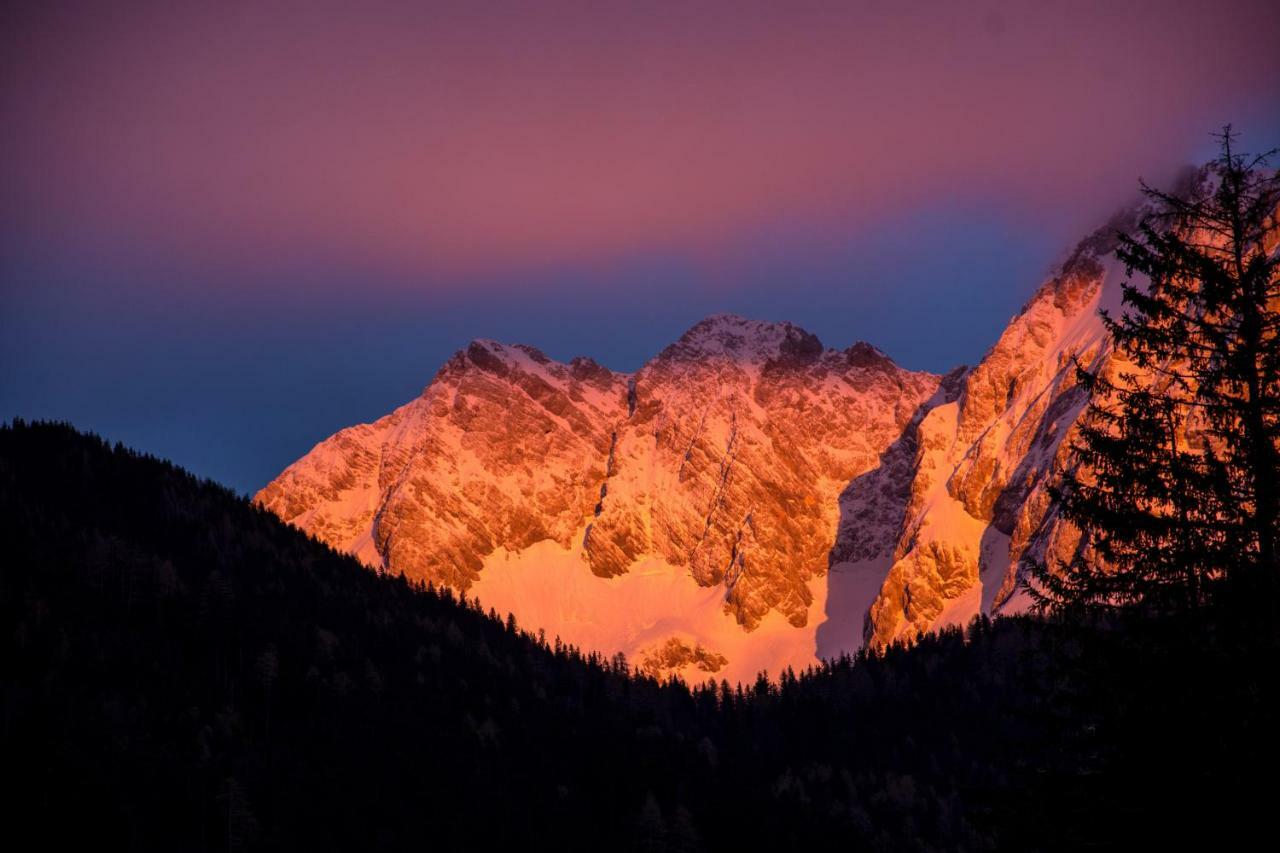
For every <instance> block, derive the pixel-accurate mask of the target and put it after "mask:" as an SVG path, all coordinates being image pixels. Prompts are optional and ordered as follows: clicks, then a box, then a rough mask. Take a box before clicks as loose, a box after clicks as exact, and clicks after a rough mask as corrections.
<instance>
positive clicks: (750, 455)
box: [256, 214, 1132, 681]
mask: <svg viewBox="0 0 1280 853" xmlns="http://www.w3.org/2000/svg"><path fill="white" fill-rule="evenodd" d="M1129 217H1130V218H1132V214H1130V215H1129ZM1116 221H1118V220H1113V224H1114V222H1116ZM1113 246H1114V243H1113V237H1112V232H1111V230H1109V229H1103V230H1101V231H1099V233H1098V234H1097V235H1094V236H1092V237H1090V238H1089V239H1087V240H1085V241H1083V242H1082V243H1081V244H1080V245H1079V246H1078V247H1077V248H1076V249H1075V250H1074V251H1073V252H1072V253H1071V254H1070V256H1069V257H1068V259H1067V260H1066V261H1065V262H1064V263H1063V264H1062V265H1061V268H1060V269H1059V270H1058V271H1056V273H1055V274H1054V275H1053V276H1052V277H1051V278H1050V279H1049V280H1048V281H1047V282H1045V283H1044V284H1043V285H1042V286H1041V287H1040V288H1039V290H1038V291H1037V292H1036V294H1035V296H1034V297H1033V298H1032V300H1031V301H1030V302H1029V303H1028V304H1027V305H1026V307H1025V308H1024V310H1023V311H1022V313H1020V314H1019V315H1018V316H1017V317H1015V318H1014V319H1013V321H1012V322H1011V323H1010V325H1009V327H1008V328H1007V329H1006V330H1005V331H1004V333H1003V334H1002V335H1001V337H1000V339H999V340H998V341H997V342H996V344H995V345H994V346H993V347H992V348H991V349H990V350H989V352H988V354H987V355H986V357H985V358H983V359H982V361H981V362H979V363H978V365H977V366H976V367H974V368H972V369H968V368H965V367H960V368H957V369H955V370H953V371H951V372H949V373H948V374H946V375H945V376H941V375H937V374H931V373H925V372H913V371H908V370H904V369H903V368H900V367H899V366H897V365H896V364H895V363H894V362H893V361H892V360H891V359H890V358H889V357H888V356H887V355H886V354H885V353H883V352H881V351H880V350H878V349H876V348H875V347H874V346H872V345H870V344H865V343H859V344H855V345H854V346H852V347H850V348H848V349H846V350H833V349H827V348H825V347H824V346H823V345H822V343H821V341H819V339H818V338H817V337H815V336H814V335H812V334H810V333H808V332H806V331H804V330H803V329H801V328H799V327H798V326H795V325H793V324H791V323H768V322H760V321H753V320H746V319H743V318H741V317H737V316H733V315H717V316H713V317H709V318H707V319H706V320H703V321H702V322H700V323H698V324H696V325H695V326H693V327H692V328H691V329H689V330H688V331H687V332H686V333H685V334H684V335H683V336H682V337H681V338H680V339H679V340H678V341H677V342H676V343H674V344H672V345H671V346H669V347H667V348H666V349H664V350H663V351H662V352H661V353H659V354H658V355H657V356H656V357H655V358H653V359H652V360H650V361H649V362H647V363H646V364H645V365H644V367H642V368H641V369H640V370H639V371H637V372H636V373H634V374H619V373H614V372H613V371H610V370H608V369H607V368H604V367H602V366H600V365H599V364H597V363H596V362H594V361H591V360H590V359H587V358H579V359H575V360H573V361H572V362H570V363H568V364H562V363H559V362H556V361H553V360H551V359H550V358H548V357H547V356H546V355H544V354H543V353H542V352H540V351H539V350H537V349H535V348H533V347H529V346H523V345H519V344H517V345H505V344H501V343H497V342H494V341H487V340H478V341H475V342H473V343H471V344H470V345H469V346H468V347H466V348H465V349H463V350H460V351H459V352H458V353H456V354H455V355H454V356H453V357H452V358H451V359H450V360H449V361H448V362H447V363H446V364H445V365H444V367H442V368H441V369H440V371H439V372H438V373H437V374H436V376H435V377H434V379H432V380H431V382H430V383H429V384H428V385H427V387H426V389H425V390H424V391H423V393H422V395H421V396H420V397H418V398H417V399H415V400H413V401H412V402H410V403H408V404H406V405H404V406H402V407H400V408H399V409H396V410H395V411H394V412H392V413H391V414H389V415H387V416H386V417H383V418H381V419H379V420H377V421H375V422H373V423H371V424H367V425H361V426H355V427H351V428H350V429H346V430H343V431H341V432H339V433H337V434H336V435H334V436H333V437H331V438H329V439H327V440H325V441H324V442H322V443H321V444H319V445H317V446H316V448H314V449H313V450H312V451H311V452H310V453H308V454H307V455H306V456H304V457H303V458H302V459H300V460H299V461H298V462H296V463H295V464H293V465H292V466H290V467H289V468H288V469H287V470H285V471H284V472H283V473H282V474H281V475H280V476H279V477H278V478H276V479H275V480H274V481H273V482H272V483H271V484H270V485H268V486H267V487H266V488H265V489H263V490H262V491H261V492H260V493H259V494H258V496H257V498H256V500H257V501H258V502H259V503H260V504H261V505H263V506H265V507H267V508H268V509H271V510H272V511H273V512H275V513H276V514H277V515H279V516H280V517H281V518H282V519H284V520H286V521H289V522H292V523H293V524H296V525H298V526H300V527H302V528H303V529H304V530H307V531H308V532H310V533H313V534H315V535H316V536H318V537H320V538H322V539H323V540H325V541H327V542H329V543H330V544H331V545H333V546H335V547H337V548H339V549H342V550H347V551H350V552H351V553H353V554H355V555H357V556H359V557H360V558H361V559H362V560H363V561H364V562H365V563H366V564H368V565H369V566H371V567H373V568H375V569H377V570H379V571H386V572H391V573H397V574H398V573H404V574H405V575H407V576H409V577H411V578H415V579H420V580H427V581H430V582H432V583H435V584H441V585H446V586H450V587H453V588H455V589H458V590H461V591H464V592H466V593H469V594H471V595H474V596H477V597H478V598H479V601H480V603H481V605H482V606H483V607H493V608H496V609H497V610H498V611H499V612H504V613H505V612H511V613H514V614H515V615H516V617H517V618H518V619H519V620H520V622H521V623H522V624H526V625H536V626H538V627H539V628H541V629H543V630H545V631H546V632H548V634H552V635H557V636H560V637H562V638H563V639H564V640H565V641H566V642H571V643H574V644H576V645H581V646H583V647H585V648H592V649H595V650H597V651H600V652H602V653H604V654H607V655H612V654H615V653H617V652H623V653H625V654H627V655H628V656H629V657H630V658H632V659H634V660H637V661H640V662H641V663H642V665H643V666H645V667H647V668H648V669H649V670H651V671H655V672H672V673H676V674H680V675H682V676H684V677H686V678H688V679H691V680H694V681H696V680H698V679H700V678H705V677H707V676H708V675H714V676H716V677H728V678H730V679H737V680H741V679H747V678H751V677H752V676H754V675H755V674H756V673H758V672H759V671H761V670H768V671H772V672H775V673H776V672H779V671H781V670H782V669H784V668H785V667H788V666H789V667H792V668H795V669H803V668H804V667H806V666H809V665H811V664H814V663H817V662H818V661H819V660H821V659H823V658H829V657H834V656H837V655H839V654H842V653H852V652H854V651H857V650H858V649H859V648H861V647H862V646H863V644H864V643H870V644H871V645H873V646H875V647H882V646H884V645H886V644H888V643H890V642H892V641H894V640H899V639H906V640H911V639H914V638H915V637H917V636H918V635H919V634H920V633H921V632H924V631H929V630H935V629H937V628H940V627H944V626H947V625H964V624H966V623H967V622H968V621H969V620H970V619H972V618H973V617H974V616H975V615H978V614H992V613H999V612H1017V611H1019V610H1021V609H1022V608H1023V607H1025V601H1024V600H1023V599H1022V598H1021V597H1020V596H1019V594H1018V593H1017V586H1018V580H1019V574H1018V572H1019V564H1020V562H1021V561H1022V560H1023V558H1025V557H1035V558H1043V557H1044V555H1045V554H1046V553H1047V552H1063V553H1066V552H1069V550H1070V549H1071V548H1072V547H1073V546H1074V544H1075V542H1074V539H1073V538H1072V535H1071V534H1070V533H1069V532H1064V531H1062V530H1061V529H1060V525H1059V523H1058V520H1057V516H1056V512H1055V510H1054V508H1053V506H1052V505H1051V502H1050V500H1049V498H1048V495H1047V493H1046V492H1045V490H1044V485H1045V481H1046V478H1047V477H1048V476H1049V475H1050V473H1051V472H1052V471H1054V470H1055V469H1060V467H1061V465H1062V464H1063V462H1064V459H1065V457H1066V455H1067V454H1068V453H1069V449H1068V447H1067V446H1066V445H1065V444H1064V441H1066V439H1067V438H1068V437H1069V436H1070V435H1071V433H1072V426H1073V424H1074V421H1075V419H1076V417H1077V416H1078V415H1079V413H1080V411H1081V409H1082V408H1083V405H1084V403H1085V402H1086V395H1085V394H1084V393H1083V392H1082V391H1081V389H1079V388H1078V387H1077V385H1076V381H1075V360H1077V359H1078V360H1081V361H1082V362H1083V363H1086V364H1092V365H1094V366H1095V367H1096V366H1097V365H1100V364H1102V363H1103V362H1104V361H1105V360H1106V359H1107V358H1108V356H1109V344H1108V342H1107V340H1106V336H1105V333H1104V330H1103V327H1102V323H1101V320H1100V318H1099V317H1098V313H1097V312H1098V310H1099V308H1100V307H1112V308H1114V307H1115V303H1116V302H1117V293H1118V290H1117V288H1118V284H1119V282H1120V281H1121V280H1122V279H1123V277H1124V275H1123V272H1124V271H1123V270H1122V269H1120V268H1118V267H1117V265H1116V264H1115V262H1114V261H1113V260H1111V259H1110V258H1109V253H1110V251H1111V249H1112V248H1113ZM1064 537H1065V539H1064Z"/></svg>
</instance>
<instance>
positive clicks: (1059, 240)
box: [0, 0, 1280, 490]
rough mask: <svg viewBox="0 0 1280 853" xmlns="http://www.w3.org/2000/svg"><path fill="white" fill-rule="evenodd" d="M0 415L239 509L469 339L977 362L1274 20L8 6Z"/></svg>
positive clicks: (1273, 71) (1080, 8) (1244, 71)
mask: <svg viewBox="0 0 1280 853" xmlns="http://www.w3.org/2000/svg"><path fill="white" fill-rule="evenodd" d="M0 15H2V16H3V18H2V19H0V99H2V100H0V107H2V112H0V131H2V132H3V137H0V138H2V139H3V148H2V150H3V152H4V154H3V157H0V188H2V192H3V199H4V205H3V207H2V208H0V228H2V230H0V288H2V290H0V417H4V418H8V417H11V416H14V415H22V416H26V417H60V418H69V419H71V420H73V422H75V423H77V424H78V425H80V426H83V427H86V428H93V429H96V430H98V431H101V432H103V433H104V434H106V435H108V436H109V437H111V438H119V439H122V440H125V441H128V442H130V443H133V444H135V445H137V446H139V447H141V448H143V449H147V450H150V451H153V452H156V453H159V454H161V455H165V456H169V457H172V458H174V459H175V460H176V461H178V462H180V463H182V464H185V465H187V466H189V467H191V468H193V469H194V470H196V471H197V472H198V473H201V474H206V475H210V476H213V477H215V478H218V479H221V480H223V481H224V482H227V483H228V484H230V485H232V486H234V487H236V488H238V489H241V490H249V489H253V488H256V487H258V486H260V485H261V484H262V483H263V482H265V481H266V480H267V479H269V478H270V477H271V476H272V475H273V474H275V473H276V472H277V471H278V470H279V469H280V468H281V467H283V466H284V465H285V464H287V463H288V462H290V461H292V460H293V459H294V458H296V457H297V456H298V455H300V454H301V453H303V452H305V451H306V450H307V449H308V448H309V447H310V446H311V444H312V443H314V442H315V441H316V440H319V439H320V438H322V437H324V436H325V435H327V434H329V433H330V432H332V431H333V430H335V429H337V428H339V427H341V426H344V425H347V424H350V423H354V422H357V421H361V420H367V419H371V418H373V417H376V416H378V415H380V414H382V413H384V412H386V411H388V410H390V409H391V408H392V407H393V406H394V405H397V404H399V403H401V402H404V401H405V400H407V399H408V398H410V397H411V396H413V395H414V394H415V393H417V392H418V391H419V390H420V388H421V386H422V385H423V384H424V383H425V382H426V381H427V380H428V379H429V378H430V376H431V375H432V373H434V371H435V369H436V368H437V366H438V365H439V364H440V363H441V362H442V361H443V360H444V359H445V358H446V357H447V356H448V354H449V353H450V352H451V351H452V350H454V349H456V348H458V347H459V346H462V345H463V344H465V342H466V341H467V340H469V339H470V338H472V337H481V336H483V337H496V338H501V339H506V340H519V341H524V342H528V343H533V344H535V345H537V346H540V347H542V348H543V349H545V350H546V351H547V352H548V353H550V354H552V355H553V356H557V357H562V358H567V357H570V356H572V355H575V354H579V353H586V354H590V355H593V356H595V357H596V358H598V359H599V360H601V361H603V362H605V363H606V364H609V365H610V366H613V367H616V368H619V369H633V368H635V367H637V366H638V365H639V364H641V363H642V362H643V360H644V359H645V358H646V357H647V356H649V355H651V354H653V353H655V352H656V351H657V350H658V349H660V348H661V347H662V346H663V345H664V344H665V343H667V342H669V341H670V340H671V339H673V338H674V337H675V336H676V335H678V334H679V333H680V332H681V331H682V330H683V329H684V328H686V327H687V326H689V325H691V324H692V323H693V322H695V321H696V320H698V319H699V318H700V317H701V316H703V315H705V314H707V313H711V312H715V311H737V312H739V313H744V314H748V315H752V316H756V317H761V318H765V319H789V320H793V321H795V322H798V323H800V324H801V325H804V326H806V327H807V328H810V329H811V330H813V331H814V332H816V333H818V334H819V335H820V336H821V337H822V338H823V339H824V341H826V342H827V343H828V344H829V345H835V346H847V345H848V344H849V343H851V342H852V341H853V340H855V339H866V340H870V341H871V342H873V343H875V344H877V345H878V346H880V347H881V348H883V349H885V350H886V351H888V352H889V353H890V355H892V356H894V357H895V358H896V359H897V360H898V361H900V362H901V363H903V364H906V365H908V366H910V367H922V368H930V369H934V370H944V369H946V368H948V367H950V366H952V365H954V364H957V363H961V362H970V363H971V362H973V361H974V360H976V359H977V358H979V357H980V356H981V354H982V352H983V351H984V350H985V349H986V347H987V346H989V345H990V344H991V343H992V342H993V340H994V338H995V336H996V335H998V333H999V331H1000V329H1001V328H1002V327H1003V325H1004V323H1005V322H1006V321H1007V319H1008V317H1009V316H1010V315H1011V314H1012V313H1013V312H1015V311H1016V310H1017V308H1018V306H1019V305H1020V304H1021V303H1022V302H1023V301H1024V300H1025V299H1026V297H1027V296H1028V295H1029V294H1030V293H1031V291H1032V290H1033V289H1034V287H1035V286H1036V284H1037V283H1038V282H1039V280H1040V279H1041V278H1042V277H1043V275H1044V273H1045V272H1046V270H1047V269H1048V268H1049V266H1050V265H1051V263H1052V262H1053V261H1054V259H1055V258H1056V257H1058V256H1059V255H1060V254H1061V253H1062V252H1063V251H1064V250H1065V249H1067V248H1069V245H1070V244H1071V243H1072V242H1073V241H1074V240H1076V239H1078V238H1079V237H1080V236H1082V235H1083V232H1085V231H1087V230H1089V229H1091V228H1092V227H1094V226H1095V225H1096V224H1098V223H1099V222H1101V221H1103V220H1105V218H1106V217H1107V215H1108V214H1109V213H1110V212H1111V211H1112V210H1113V209H1114V208H1116V207H1117V206H1118V205H1120V204H1122V203H1124V202H1125V201H1126V200H1127V199H1128V198H1130V197H1131V196H1132V194H1133V192H1134V189H1135V186H1136V179H1137V178H1138V176H1139V175H1142V176H1145V177H1147V178H1148V179H1150V180H1153V181H1160V180H1162V179H1165V178H1167V177H1168V176H1169V175H1170V174H1171V173H1172V172H1173V170H1174V169H1176V168H1177V167H1179V166H1181V165H1183V164H1186V163H1189V162H1193V161H1198V160H1202V159H1204V158H1205V157H1207V156H1208V155H1210V154H1211V153H1212V150H1213V149H1212V141H1211V140H1210V139H1209V137H1208V134H1209V132H1210V131H1213V130H1215V129H1216V128H1217V127H1219V126H1220V125H1221V124H1223V123H1224V122H1227V121H1231V122H1235V123H1236V124H1237V125H1238V126H1239V127H1240V128H1241V129H1242V130H1243V132H1244V139H1243V142H1244V144H1245V145H1246V146H1247V147H1251V148H1254V149H1257V148H1260V147H1269V146H1271V145H1274V144H1277V143H1280V50H1277V49H1276V47H1275V46H1276V44H1278V43H1280V15H1277V14H1276V13H1275V9H1274V4H1273V3H1265V2H1253V3H1246V2H1238V3H1231V2H1222V0H1219V2H1205V3H1178V2H1173V0H1163V2H1157V3H1124V2H1116V0H1112V2H1107V3H1096V4H1095V3H1086V2H1071V3H1061V4H1039V3H1036V4H1032V3H956V2H951V3H927V2H865V3H858V2H845V3H828V4H805V3H786V4H780V3H770V4H751V3H743V2H710V3H680V4H669V5H668V4H658V3H608V2H594V3H550V2H544V3H537V4H510V5H508V4H496V3H483V2H467V3H455V4H451V6H450V7H445V6H443V5H441V6H433V5H431V4H426V3H421V2H415V3H409V2H404V3H395V2H383V3H361V4H354V3H343V4H339V3H323V2H314V0H313V1H312V2H306V3H262V2H259V3H252V4H238V3H220V4H210V3H189V4H184V3H174V2H168V3H160V2H157V3H133V4H128V3H116V4H105V3H96V2H95V3H83V4H75V3H56V2H44V3H31V4H7V5H6V8H5V11H3V12H0Z"/></svg>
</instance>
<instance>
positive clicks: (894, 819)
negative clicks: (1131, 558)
mask: <svg viewBox="0 0 1280 853" xmlns="http://www.w3.org/2000/svg"><path fill="white" fill-rule="evenodd" d="M0 530H2V532H3V541H4V543H5V550H6V557H5V558H4V560H3V569H0V626H3V630H2V633H0V742H2V743H0V746H2V749H3V755H4V756H5V768H6V770H7V771H8V774H9V776H10V778H11V779H12V780H13V781H14V782H15V783H16V785H15V788H16V793H11V794H10V795H8V796H7V802H6V809H5V811H6V812H7V813H8V814H9V818H8V819H7V820H6V823H7V832H8V833H9V834H10V836H11V837H12V838H15V839H22V838H26V839H34V840H38V841H39V842H40V843H41V844H42V846H46V847H51V846H59V845H62V844H68V843H80V844H91V845H92V846H93V848H94V849H103V848H106V849H132V850H153V849H154V850H158V849H164V850H237V849H243V850H251V849H304V848H305V849H307V850H311V851H318V850H348V849H406V848H410V847H412V848H415V849H441V850H474V849H490V848H497V849H500V848H503V847H510V848H519V849H557V850H572V849H583V850H587V849H589V850H602V849H611V850H613V849H616V850H633V849H634V850H691V851H692V850H745V849H779V850H792V849H835V848H839V849H872V850H969V849H973V850H983V849H1074V848H1078V847H1080V846H1086V845H1095V846H1112V845H1120V844H1123V843H1126V842H1129V843H1136V842H1144V843H1147V842H1153V841H1155V840H1158V839H1161V838H1178V839H1182V840H1185V839H1188V838H1195V837H1197V835H1199V836H1200V837H1203V838H1206V839H1215V840H1219V841H1220V840H1222V839H1224V838H1228V837H1231V836H1233V835H1239V834H1240V833H1243V832H1247V831H1248V830H1249V829H1250V828H1251V827H1252V826H1253V825H1256V824H1257V823H1258V822H1260V821H1261V820H1262V819H1263V817H1264V816H1265V814H1266V811H1265V809H1264V806H1265V799H1266V797H1267V796H1268V789H1266V788H1262V787H1259V786H1258V785H1257V784H1256V783H1255V782H1253V781H1252V780H1253V779H1257V778H1262V779H1266V778H1269V777H1270V775H1271V774H1272V773H1273V772H1274V771H1273V769H1272V768H1273V767H1274V766H1275V761H1276V759H1277V757H1280V755H1278V751H1277V732H1276V727H1275V723H1276V712H1275V708H1276V704H1275V703H1276V699H1277V696H1276V693H1277V688H1276V683H1275V682H1276V680H1275V678H1274V673H1275V671H1276V662H1277V655H1276V652H1277V646H1278V645H1280V644H1278V642H1277V631H1276V625H1275V624H1274V622H1273V621H1269V620H1267V619H1261V620H1255V621H1250V620H1249V619H1247V618H1240V617H1239V616H1238V615H1237V614H1235V613H1224V612H1221V611H1219V610H1215V609H1213V608H1205V609H1202V610H1200V611H1197V612H1196V613H1195V614H1190V615H1186V616H1183V617H1178V618H1169V617H1166V618H1162V619H1151V618H1145V617H1140V616H1137V615H1121V616H1117V617H1113V618H1109V619H1105V620H1099V621H1095V622H1093V623H1089V624H1084V623H1080V622H1060V621H1054V620H1037V619H1032V618H1018V619H1002V620H998V621H997V622H994V623H992V622H988V621H979V622H976V623H974V624H973V625H972V626H971V627H970V628H969V629H968V631H966V632H963V633H962V632H959V631H948V632H944V633H942V634H940V635H938V636H931V637H927V638H924V639H923V640H921V641H920V642H919V643H917V644H915V645H914V646H913V647H911V648H909V649H908V648H895V649H891V650H889V651H888V652H886V653H885V654H883V655H866V654H864V655H860V656H858V657H857V658H856V659H848V658H846V659H843V660H840V661H835V662H831V663H828V664H826V665H824V666H822V667H820V668H814V669H812V670H810V671H808V672H805V673H801V674H798V675H797V674H793V673H785V674H783V677H781V678H780V679H777V680H774V681H770V680H768V679H765V678H762V679H760V680H758V681H757V682H756V683H754V684H751V685H732V686H731V685H728V684H720V685H714V684H708V685H703V686H700V687H696V688H692V689H690V688H688V687H686V686H685V685H683V684H681V683H678V682H667V683H662V682H659V681H656V680H654V679H651V678H646V677H641V676H639V675H636V674H633V673H632V672H630V671H629V670H628V667H627V666H626V664H625V662H624V661H621V660H616V659H615V660H610V661H606V660H601V659H600V658H599V657H598V656H594V655H585V656H584V655H583V654H582V653H581V652H579V651H578V650H576V649H571V648H563V647H560V648H557V647H556V646H557V644H556V643H555V642H554V641H553V642H552V643H550V644H548V643H547V641H545V640H543V639H539V638H537V637H534V636H531V635H530V634H528V633H526V632H524V631H522V630H520V629H519V628H518V627H517V626H516V625H515V624H514V622H513V621H511V620H507V621H503V620H500V619H498V618H496V617H495V616H491V615H488V614H485V613H482V612H480V610H479V609H478V608H477V606H476V605H475V603H474V602H463V601H459V600H455V599H454V598H453V597H452V596H451V595H450V594H448V593H439V592H436V591H434V590H431V589H426V588H423V587H421V586H418V585H415V584H412V583H409V582H407V581H405V580H404V579H402V578H394V577H381V576H377V575H375V574H374V573H372V572H370V571H368V570H367V569H365V568H364V567H363V566H361V565H359V564H358V563H357V562H355V561H354V560H353V559H351V558H349V557H346V556H343V555H340V554H338V553H336V552H334V551H333V550H331V549H330V548H328V547H327V546H325V545H323V544H321V543H320V542H318V541H316V540H313V539H310V538H308V537H307V536H306V535H305V534H303V533H301V532H300V531H298V530H296V529H294V528H290V527H287V526H285V525H283V524H281V523H280V522H279V521H278V520H277V519H275V518H274V517H273V516H271V515H270V514H268V513H266V512H264V511H262V510H260V509H258V508H256V507H254V506H252V505H250V504H249V503H248V502H246V501H244V500H243V499H241V498H238V497H237V496H235V495H234V494H232V493H231V492H229V491H227V490H226V489H223V488H222V487H220V486H217V485H215V484H213V483H209V482H200V481H197V480H196V479H195V478H193V477H192V476H191V475H189V474H187V473H185V472H183V471H181V470H180V469H178V468H175V467H174V466H172V465H169V464H167V463H164V462H161V461H158V460H156V459H153V458H149V457H146V456H141V455H138V454H136V453H133V452H131V451H129V450H126V449H124V448H122V447H119V446H115V447H111V446H109V445H107V444H105V443H104V442H102V441H100V440H99V439H97V438H95V437H92V436H88V435H84V434H81V433H78V432H76V431H75V430H73V429H71V428H70V427H67V426H60V425H49V424H25V423H22V422H17V423H14V424H13V425H10V426H6V427H4V428H2V429H0ZM1188 620H1194V624H1190V622H1189V621H1188ZM1255 773H1257V774H1261V775H1256V776H1255V775H1252V774H1255Z"/></svg>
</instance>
